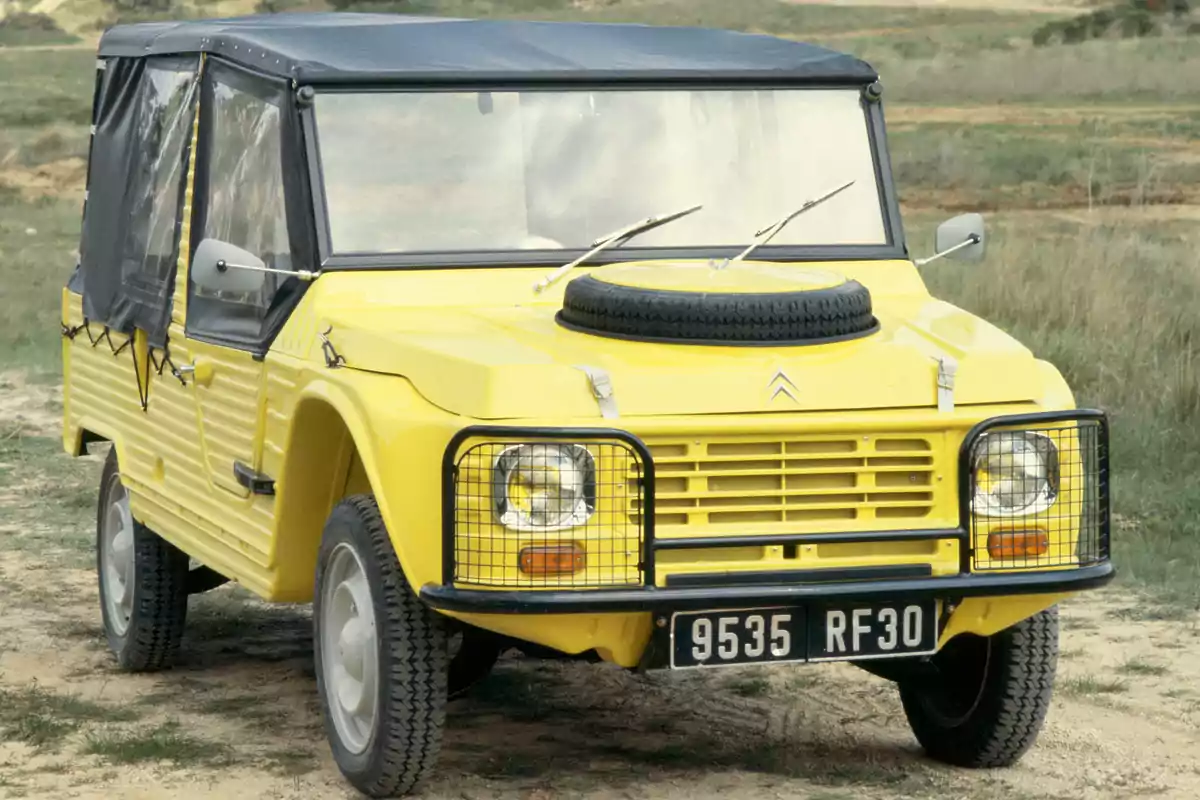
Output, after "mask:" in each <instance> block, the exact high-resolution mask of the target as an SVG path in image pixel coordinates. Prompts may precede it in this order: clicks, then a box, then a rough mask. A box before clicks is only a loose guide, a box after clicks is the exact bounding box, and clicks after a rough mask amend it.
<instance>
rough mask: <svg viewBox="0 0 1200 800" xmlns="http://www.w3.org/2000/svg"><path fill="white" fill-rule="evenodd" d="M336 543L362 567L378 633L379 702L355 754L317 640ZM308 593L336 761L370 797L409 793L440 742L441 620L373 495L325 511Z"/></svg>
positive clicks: (428, 769)
mask: <svg viewBox="0 0 1200 800" xmlns="http://www.w3.org/2000/svg"><path fill="white" fill-rule="evenodd" d="M341 543H347V544H349V545H350V546H351V547H352V548H353V549H354V551H355V553H356V554H357V555H358V557H359V559H360V560H361V563H362V565H363V567H364V569H365V572H366V578H367V584H368V586H369V587H370V592H371V602H372V605H373V607H374V613H375V620H376V625H377V635H378V637H379V638H378V642H379V646H378V658H379V660H378V662H377V669H378V672H377V674H378V687H377V690H378V692H377V694H378V703H379V704H378V707H377V711H376V717H375V725H374V730H373V731H372V733H371V735H370V739H369V741H368V743H367V746H366V749H365V750H364V751H363V752H362V753H359V754H355V753H352V752H351V751H350V750H349V749H347V748H346V747H345V746H344V745H343V743H342V742H341V740H340V736H339V734H338V732H337V728H336V726H335V724H334V722H333V718H332V714H331V711H330V707H329V697H328V694H327V687H326V685H325V670H324V666H323V664H324V658H323V653H322V645H321V641H322V638H321V624H322V616H323V614H322V603H323V600H322V581H323V579H324V578H325V574H326V568H327V566H328V563H329V558H330V555H331V553H332V552H333V550H334V548H335V547H336V546H337V545H338V544H341ZM313 597H314V608H313V641H314V653H315V660H316V673H317V690H318V692H319V694H320V697H321V709H322V712H323V716H324V720H325V732H326V735H327V736H328V738H329V744H330V748H331V749H332V751H333V758H334V761H335V762H336V763H337V765H338V768H339V769H340V770H341V771H342V774H343V775H344V776H345V777H346V779H347V780H348V781H349V782H350V783H351V784H352V785H353V786H354V787H355V788H356V789H358V790H359V791H360V792H362V793H363V794H365V795H367V796H368V797H394V796H398V795H403V794H407V793H409V792H411V791H412V790H413V789H414V788H416V787H417V786H418V785H419V784H420V783H421V781H423V780H425V779H426V778H427V777H428V776H429V775H430V774H431V773H432V772H433V770H434V767H435V765H436V763H437V758H438V753H439V751H440V750H441V747H442V729H443V727H444V725H445V721H446V689H447V675H448V671H449V670H448V665H447V652H446V647H447V642H446V624H445V622H444V621H443V620H442V618H441V617H439V616H438V615H437V614H435V613H434V612H433V611H431V610H430V609H429V608H428V607H427V606H426V605H425V604H424V603H422V602H421V601H420V599H419V598H418V597H417V596H416V594H415V593H414V592H413V590H412V588H411V587H410V586H409V584H408V581H407V580H406V579H405V577H404V572H403V570H401V568H400V564H399V562H398V561H397V560H396V553H395V551H394V550H393V549H392V543H391V540H390V539H389V538H388V532H387V528H386V527H384V524H383V519H382V518H381V517H380V515H379V507H378V506H377V505H376V504H375V500H374V499H373V498H372V497H370V496H367V495H355V496H353V497H349V498H347V499H345V500H343V501H342V502H341V503H339V504H338V505H337V506H336V507H335V508H334V509H333V512H332V513H331V514H330V515H329V519H328V521H327V522H326V524H325V531H324V534H323V535H322V539H321V549H320V552H319V554H318V558H317V575H316V587H315V590H314V595H313Z"/></svg>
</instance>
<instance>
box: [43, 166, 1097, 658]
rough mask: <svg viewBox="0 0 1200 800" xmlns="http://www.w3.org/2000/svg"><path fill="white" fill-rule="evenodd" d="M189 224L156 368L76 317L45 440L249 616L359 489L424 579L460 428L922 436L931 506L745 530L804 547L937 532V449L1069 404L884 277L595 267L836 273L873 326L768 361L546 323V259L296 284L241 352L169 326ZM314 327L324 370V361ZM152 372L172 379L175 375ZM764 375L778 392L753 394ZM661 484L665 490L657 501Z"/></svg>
mask: <svg viewBox="0 0 1200 800" xmlns="http://www.w3.org/2000/svg"><path fill="white" fill-rule="evenodd" d="M189 176H191V173H189ZM190 182H191V181H190V180H189V184H190ZM190 209H191V193H190V191H189V192H188V194H187V197H186V198H185V207H184V214H183V220H184V223H183V230H182V232H181V242H182V243H183V244H182V246H181V251H182V252H181V255H180V258H179V263H178V270H177V283H176V289H175V295H174V306H173V311H172V319H171V326H170V329H169V342H170V349H169V355H170V363H169V364H164V356H165V355H166V354H165V353H163V352H161V351H158V352H156V351H154V350H153V349H152V348H149V347H148V345H146V343H145V342H144V341H141V338H140V334H139V339H138V341H136V342H135V346H134V347H130V348H124V349H121V348H120V345H121V344H122V343H123V341H124V336H123V335H120V334H116V333H113V334H111V335H110V336H109V337H108V340H109V341H111V342H112V345H113V346H111V347H110V346H109V344H108V343H107V342H106V341H103V340H100V341H99V342H97V341H95V340H96V337H97V336H99V335H100V334H101V333H102V332H103V329H102V327H100V326H96V325H95V324H94V323H93V324H92V325H91V326H90V327H89V328H88V329H86V330H81V331H80V332H79V333H77V334H76V335H75V336H74V337H73V338H64V340H63V364H64V375H65V391H64V411H63V419H64V429H63V437H64V446H65V448H66V450H67V451H68V452H70V453H73V454H79V453H81V452H83V449H84V443H85V442H86V441H88V440H91V439H95V438H102V439H107V440H110V441H112V442H113V444H114V446H115V447H116V449H117V452H118V456H119V459H120V463H121V469H122V473H123V478H124V480H125V482H126V484H127V486H128V489H129V491H130V496H131V502H132V511H133V514H134V516H135V517H136V518H137V519H138V520H139V521H141V522H142V523H144V524H146V525H148V526H149V527H150V528H152V529H153V530H155V531H156V532H157V533H159V534H160V535H161V536H163V537H164V538H166V539H167V540H169V541H171V542H172V543H174V544H176V545H177V546H179V547H180V548H182V549H183V550H184V551H186V552H187V553H188V554H189V555H191V556H193V557H195V558H196V559H198V560H200V561H201V562H203V563H204V564H206V565H208V566H210V567H212V568H213V569H215V570H217V571H218V572H221V573H223V574H225V575H227V576H229V577H231V578H233V579H234V580H236V581H237V582H239V583H240V584H242V585H243V586H245V587H247V588H248V589H250V590H251V591H253V592H254V593H256V594H257V595H259V596H261V597H262V598H264V599H267V600H276V601H290V602H296V601H301V602H302V601H308V600H310V599H311V597H312V591H313V578H314V570H315V561H316V555H317V550H318V545H319V542H320V537H321V531H322V526H323V524H324V521H325V519H326V518H327V516H328V514H329V512H330V511H331V509H332V508H333V506H334V505H335V504H336V503H337V502H338V501H339V500H341V499H342V498H344V497H346V496H348V495H351V494H356V493H372V494H373V495H374V496H375V498H376V500H377V502H378V504H379V508H380V511H381V512H382V515H383V519H384V521H385V523H386V524H387V527H388V531H389V533H390V536H391V540H392V543H393V545H394V547H395V552H396V556H397V558H398V560H399V563H400V565H401V567H402V568H403V570H404V573H405V575H406V576H407V578H408V581H409V583H410V584H411V585H412V586H413V587H414V588H416V589H419V588H420V587H421V586H424V585H426V584H430V583H438V582H440V581H441V579H442V508H441V490H442V486H441V464H442V459H443V454H444V452H445V450H446V448H447V444H448V443H449V442H450V440H451V438H452V437H453V436H454V435H455V434H456V433H457V432H458V431H460V430H462V429H463V428H466V427H468V426H471V425H474V424H479V423H491V424H506V425H536V426H541V427H549V428H554V427H569V426H575V427H617V428H621V429H624V430H627V431H629V432H631V433H634V434H636V435H638V436H640V437H642V438H643V439H645V440H646V441H648V442H650V443H651V445H652V446H653V447H654V448H655V449H656V450H657V452H658V453H660V454H662V457H663V459H664V462H669V461H670V460H671V459H672V458H674V459H677V460H678V459H683V460H686V459H688V458H692V457H693V456H691V455H688V451H687V448H688V447H691V446H693V445H695V446H699V445H700V443H701V442H705V443H709V442H718V443H724V444H725V445H729V446H730V447H734V448H736V447H739V446H746V447H749V448H751V450H753V448H754V447H758V446H761V444H760V443H761V442H762V441H764V440H767V441H774V440H779V441H782V440H785V439H786V440H788V441H793V442H800V443H801V444H800V445H797V446H798V447H800V448H801V449H803V447H804V446H806V445H804V444H803V443H804V442H818V441H826V440H837V441H854V442H858V443H859V444H856V445H855V447H861V448H863V449H862V450H861V451H860V455H861V454H866V453H868V452H870V453H874V451H873V450H871V448H879V447H883V445H882V444H881V443H884V442H897V441H910V440H915V441H918V442H921V443H923V444H920V445H919V446H920V447H921V448H922V449H923V452H922V454H921V455H922V458H925V457H926V456H927V458H928V461H927V462H923V463H924V464H925V465H924V466H923V467H922V469H921V470H920V474H919V477H918V478H917V483H918V484H919V486H918V489H919V490H925V489H927V490H928V491H918V494H920V495H921V498H920V499H919V500H910V499H905V498H901V499H900V500H899V501H895V500H894V498H893V499H892V500H886V501H885V500H878V499H876V500H870V499H864V500H862V501H861V503H860V506H861V507H856V508H850V509H849V511H848V512H846V518H845V520H844V521H841V522H835V523H831V522H829V521H828V520H806V519H804V518H802V517H780V518H778V519H771V518H761V519H759V520H758V521H757V523H756V528H755V530H756V532H785V531H786V532H798V533H802V532H806V531H838V530H856V529H859V530H869V529H878V528H880V527H884V526H886V527H891V528H896V529H904V528H912V529H917V528H921V529H928V528H934V527H953V526H954V525H956V524H957V522H958V518H959V508H958V501H957V480H958V477H957V471H956V469H955V465H956V454H957V452H958V448H959V445H960V444H961V442H962V440H963V437H964V436H965V434H966V432H967V430H968V429H969V428H970V427H971V426H972V425H974V424H975V423H977V422H979V421H980V420H983V419H985V418H988V417H992V416H996V415H1002V414H1015V413H1022V412H1029V411H1045V410H1057V409H1069V408H1072V407H1073V400H1072V397H1071V393H1070V391H1069V390H1068V388H1067V386H1066V384H1065V383H1064V381H1063V379H1062V377H1061V376H1060V375H1059V373H1058V372H1057V371H1056V370H1055V369H1054V368H1053V367H1052V366H1050V365H1049V364H1047V363H1045V362H1042V361H1038V360H1036V359H1035V358H1033V356H1032V355H1031V354H1030V353H1029V351H1028V350H1026V349H1025V348H1024V347H1022V346H1021V345H1020V344H1018V343H1017V342H1015V341H1014V340H1013V339H1011V338H1010V337H1009V336H1007V335H1006V334H1004V333H1003V332H1002V331H1000V330H998V329H997V328H995V327H994V326H992V325H990V324H989V323H987V322H985V321H983V320H981V319H979V318H977V317H974V316H972V315H970V314H968V313H966V312H964V311H962V310H960V309H957V308H955V307H953V306H951V305H949V304H947V303H944V302H941V301H939V300H937V299H935V298H933V297H931V296H930V295H929V293H928V291H927V290H926V287H925V285H924V283H923V282H922V280H921V277H920V275H919V274H918V272H917V270H916V268H915V267H914V266H913V264H911V263H909V262H903V261H896V262H845V263H828V264H821V265H819V266H815V267H814V265H786V264H778V265H772V266H770V267H769V268H762V267H758V266H755V265H753V264H741V265H734V266H732V267H730V268H729V269H727V270H724V271H722V272H723V274H721V275H720V276H719V277H711V276H709V274H708V272H705V270H708V271H710V272H711V267H710V266H709V265H704V264H700V263H694V264H690V265H674V266H675V267H678V271H677V272H670V271H669V270H670V269H671V266H672V265H642V266H634V267H628V266H627V267H624V268H622V269H613V270H612V274H613V278H614V281H616V282H624V283H636V282H637V276H638V275H642V276H643V278H644V283H645V284H646V285H649V286H657V287H669V288H679V289H683V288H700V286H701V285H702V284H703V285H709V283H711V282H713V281H715V282H716V283H718V284H719V286H720V288H721V290H723V291H739V290H740V291H753V290H768V291H774V290H778V289H780V288H781V287H783V286H787V285H791V283H792V281H789V279H788V278H787V275H786V273H787V272H788V271H789V270H795V271H796V275H797V276H798V277H797V279H796V282H799V283H801V284H804V283H805V282H807V283H808V284H809V285H818V286H819V285H836V283H838V282H840V281H841V280H843V279H855V280H858V281H859V282H861V283H863V284H864V285H866V286H867V287H868V288H869V289H870V291H871V293H872V296H873V299H874V306H875V309H876V313H877V316H878V317H879V319H880V321H881V323H882V329H881V331H880V332H878V333H876V334H874V335H871V336H868V337H865V338H863V339H859V340H855V341H850V342H842V343H835V344H827V345H817V346H810V347H780V348H758V347H754V348H739V347H700V346H690V345H664V344H649V343H639V342H628V341H618V340H614V339H605V338H601V337H596V336H588V335H585V334H581V333H577V332H572V331H569V330H566V329H564V328H562V327H560V326H558V325H557V324H556V323H555V321H554V314H555V312H556V310H557V309H558V308H559V307H560V306H561V302H562V291H563V286H564V285H565V283H566V282H567V281H565V280H564V281H561V282H559V283H558V284H556V285H555V286H554V287H553V288H552V289H551V290H550V291H548V292H546V293H544V294H535V293H534V292H533V291H532V290H531V288H530V287H531V286H532V284H533V283H534V282H535V281H536V280H537V279H539V278H540V277H541V276H542V275H543V274H544V273H545V272H546V270H545V268H544V267H537V268H534V267H513V268H504V269H472V270H464V269H454V270H407V271H405V270H395V271H358V272H350V271H347V272H332V273H327V274H324V275H322V276H321V277H319V278H318V279H317V280H316V281H315V282H314V283H313V284H312V285H311V286H310V287H309V289H308V291H307V293H306V294H305V296H304V297H303V299H302V301H301V302H300V304H299V306H298V307H297V308H296V309H295V310H294V312H293V313H292V314H291V316H290V318H289V320H288V322H287V323H286V325H285V327H284V328H283V330H282V332H281V333H280V334H279V336H278V337H277V338H276V339H275V341H274V343H273V345H272V347H271V349H270V352H269V353H268V354H267V355H266V357H265V358H263V359H261V360H255V359H254V358H252V357H251V355H250V354H249V353H245V352H241V351H238V350H234V349H230V348H226V347H220V346H216V345H212V344H208V343H204V342H200V341H196V340H193V339H190V338H189V337H188V336H187V335H186V333H185V329H184V322H185V319H186V313H187V297H186V290H187V265H188V254H187V242H188V241H189V227H190V224H189V223H190ZM664 269H667V270H668V271H667V272H664V271H663V270H664ZM586 271H588V270H585V269H581V270H579V272H580V273H583V272H586ZM830 276H833V277H830ZM706 282H707V283H706ZM739 287H740V288H739ZM62 315H63V321H64V323H65V324H66V325H67V326H69V327H74V326H81V325H83V324H84V319H83V313H82V305H81V298H80V296H78V295H76V294H73V293H71V292H70V291H68V290H64V292H63V298H62ZM325 331H329V332H328V340H329V342H330V343H331V344H332V346H333V347H334V348H335V349H336V351H337V352H338V353H339V354H340V355H341V356H343V357H344V359H345V365H344V366H340V367H330V366H328V365H327V362H326V359H325V357H324V355H323V353H322V348H321V338H320V334H321V333H323V332H325ZM85 334H87V335H85ZM114 349H115V350H117V354H116V355H114ZM947 358H950V359H953V360H954V361H955V362H957V364H958V376H957V381H956V387H955V400H956V405H955V407H954V409H953V410H952V411H939V410H938V405H937V366H938V360H939V359H947ZM159 364H161V365H163V368H162V369H158V368H157V367H156V365H159ZM171 364H173V365H174V367H180V366H184V365H192V366H193V367H194V370H193V371H192V373H191V374H190V375H184V376H183V379H182V380H181V379H180V378H179V377H177V376H175V375H173V374H172V368H171ZM581 366H590V367H600V368H603V369H604V370H605V371H606V372H607V373H608V374H609V375H610V376H611V380H612V384H613V387H614V389H615V401H616V405H617V407H618V409H619V413H620V417H619V418H617V419H610V418H605V417H603V416H602V414H601V409H600V408H599V406H598V404H597V401H596V398H595V396H594V394H593V391H592V388H591V386H590V385H589V383H588V377H587V375H586V373H585V372H584V371H583V370H581V369H580V367H581ZM781 375H782V376H783V378H784V379H785V380H786V381H787V385H788V391H786V392H783V393H780V392H777V391H774V389H775V388H777V386H778V384H779V381H780V377H781ZM143 400H144V401H145V402H144V407H143ZM887 447H888V448H891V447H892V445H891V444H888V445H887ZM863 457H864V458H866V457H868V456H866V455H863ZM235 463H240V464H242V465H245V466H247V467H249V468H251V469H253V470H255V471H256V472H259V473H262V474H264V475H267V476H270V477H271V478H273V479H274V480H275V495H274V496H269V495H261V494H252V493H251V492H250V491H249V490H248V489H247V488H246V487H244V486H242V485H241V484H240V483H238V481H237V480H236V479H235V477H234V472H233V465H234V464H235ZM876 479H877V480H878V478H876ZM672 491H678V489H677V488H675V489H672V485H671V484H670V483H669V482H667V481H666V480H665V479H664V483H663V485H662V491H661V492H660V495H661V496H662V497H664V498H668V497H670V495H671V492H672ZM886 494H888V495H889V496H890V495H894V494H897V492H886ZM836 502H839V503H845V502H846V501H845V500H844V499H839V500H837V501H836ZM914 503H915V505H914ZM852 505H853V504H852ZM888 509H890V510H888ZM906 509H907V510H906ZM914 509H915V510H914ZM662 510H663V511H666V510H667V509H662ZM746 513H750V514H754V513H758V512H755V511H754V510H753V509H751V510H749V511H747V512H746ZM701 534H711V535H737V528H736V525H733V526H731V524H730V523H729V522H728V521H722V518H720V517H718V516H715V515H714V514H708V513H706V514H699V513H695V514H693V513H691V512H688V513H681V514H678V515H674V516H669V517H667V518H665V519H664V524H663V529H662V531H661V535H664V536H669V535H701ZM959 555H960V554H959V552H958V545H957V543H956V542H953V541H933V542H929V541H925V542H905V543H875V544H859V545H846V544H841V545H804V546H802V547H800V548H799V552H798V553H797V554H796V556H795V557H792V558H785V554H784V552H783V548H780V547H758V548H751V547H736V548H723V549H712V550H701V551H682V552H673V553H664V554H663V555H662V558H660V560H659V565H658V581H659V583H660V584H661V583H663V582H664V581H665V580H666V577H667V576H668V575H670V574H673V573H686V572H701V571H716V570H720V571H725V570H728V571H739V570H764V569H773V568H774V569H783V568H788V567H804V568H810V567H853V566H865V565H873V564H905V563H928V564H931V565H932V567H933V570H934V573H935V574H938V575H941V574H951V573H954V572H957V570H958V568H959ZM515 568H516V567H515V563H514V564H513V566H512V569H514V570H515ZM1062 597H1063V595H1039V596H1030V597H1018V598H1003V597H1000V598H986V599H973V600H968V601H965V602H963V603H962V604H961V605H960V606H958V608H957V610H956V611H954V613H953V614H952V615H951V616H950V618H949V621H948V623H947V626H946V628H945V633H944V634H943V641H944V640H946V639H948V638H949V637H950V636H953V635H956V634H958V633H963V632H971V633H977V634H989V633H994V632H995V631H997V630H1001V629H1003V628H1004V627H1007V626H1009V625H1011V624H1014V623H1016V622H1018V621H1020V620H1021V619H1024V618H1026V617H1028V616H1030V615H1032V614H1034V613H1036V612H1038V611H1039V610H1041V609H1043V608H1046V607H1048V606H1050V605H1052V604H1054V603H1055V602H1057V601H1059V600H1061V599H1062ZM461 616H462V618H463V619H465V620H467V621H468V622H470V623H472V624H474V625H477V626H480V627H483V628H487V629H490V630H493V631H497V632H500V633H503V634H508V635H511V636H514V637H517V638H520V639H523V640H528V641H531V642H535V643H537V644H540V645H544V646H548V647H552V648H556V649H559V650H562V651H565V652H568V653H579V652H584V651H587V650H591V649H595V650H597V651H598V652H599V653H600V654H601V655H602V656H603V657H605V658H607V659H610V660H612V661H614V662H616V663H618V664H622V665H625V666H632V665H635V664H637V663H638V661H639V659H640V658H641V656H642V653H643V650H644V649H645V647H646V644H647V642H648V640H649V638H650V635H651V627H652V623H651V617H650V615H649V614H647V613H619V614H579V615H570V616H566V615H557V616H553V615H551V616H547V615H500V614H493V615H479V614H476V615H461Z"/></svg>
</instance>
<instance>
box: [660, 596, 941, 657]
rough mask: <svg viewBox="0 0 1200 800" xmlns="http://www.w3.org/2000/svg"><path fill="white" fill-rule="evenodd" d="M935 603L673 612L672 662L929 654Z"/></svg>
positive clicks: (934, 633)
mask: <svg viewBox="0 0 1200 800" xmlns="http://www.w3.org/2000/svg"><path fill="white" fill-rule="evenodd" d="M936 650H937V604H936V603H935V602H934V601H932V600H928V601H922V602H919V603H861V604H851V605H844V606H807V607H805V606H791V607H780V608H753V609H739V610H729V611H681V612H678V613H676V614H673V615H672V616H671V668H672V669H686V668H689V667H719V666H732V665H734V664H777V663H785V662H792V661H853V660H860V659H867V658H890V657H894V656H913V655H924V654H928V653H933V652H935V651H936Z"/></svg>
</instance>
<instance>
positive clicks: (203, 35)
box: [100, 13, 876, 83]
mask: <svg viewBox="0 0 1200 800" xmlns="http://www.w3.org/2000/svg"><path fill="white" fill-rule="evenodd" d="M199 52H207V53H216V54H219V55H221V56H223V57H224V58H226V59H229V60H232V61H236V62H238V63H241V64H244V65H248V66H252V67H254V68H255V69H257V70H259V71H262V72H266V73H269V74H272V75H278V76H283V77H288V78H293V79H295V80H296V81H297V82H300V83H361V82H379V81H409V82H422V83H424V82H431V81H455V82H464V81H466V82H471V81H506V80H515V81H521V80H524V81H528V80H551V81H559V80H562V81H571V80H646V79H656V78H657V79H666V80H674V79H681V80H688V79H692V80H729V81H742V80H746V81H796V82H807V83H869V82H870V81H872V80H874V79H875V78H876V74H875V70H874V69H872V68H871V66H870V65H868V64H866V63H865V62H863V61H860V60H859V59H857V58H855V57H853V56H850V55H846V54H844V53H838V52H835V51H833V50H827V49H825V48H822V47H817V46H815V45H809V44H803V43H800V42H795V41H791V40H787V39H779V38H775V37H773V36H761V35H753V34H745V33H736V32H733V31H722V30H707V29H703V28H678V27H654V26H646V25H611V24H595V23H570V22H520V21H508V20H475V19H439V18H434V17H417V16H399V15H390V14H337V13H327V14H320V13H318V14H299V13H297V14H274V15H263V16H256V17H241V18H234V19H213V20H195V21H188V22H148V23H141V24H136V25H120V26H117V27H115V28H112V29H110V30H108V31H107V32H106V33H105V34H104V37H103V38H102V39H101V40H100V55H101V56H148V55H164V54H172V53H199Z"/></svg>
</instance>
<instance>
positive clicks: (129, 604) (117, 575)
mask: <svg viewBox="0 0 1200 800" xmlns="http://www.w3.org/2000/svg"><path fill="white" fill-rule="evenodd" d="M112 480H113V484H115V485H113V486H112V488H111V489H110V491H109V495H108V508H106V509H105V510H104V524H103V528H102V536H101V539H100V589H101V594H102V595H104V598H103V599H104V607H105V610H106V611H107V612H108V622H109V625H111V626H112V628H113V632H114V633H116V634H117V636H124V635H125V631H127V630H129V620H130V618H131V617H132V616H133V584H134V580H133V561H134V559H133V515H132V514H131V513H130V512H129V493H128V492H126V491H125V487H124V486H122V485H121V479H120V478H117V477H114V478H113V479H112Z"/></svg>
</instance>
